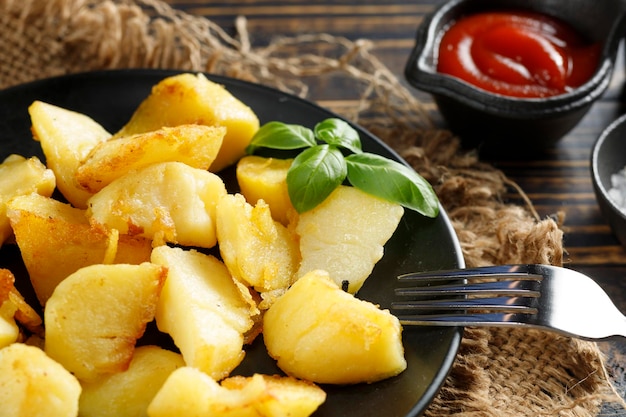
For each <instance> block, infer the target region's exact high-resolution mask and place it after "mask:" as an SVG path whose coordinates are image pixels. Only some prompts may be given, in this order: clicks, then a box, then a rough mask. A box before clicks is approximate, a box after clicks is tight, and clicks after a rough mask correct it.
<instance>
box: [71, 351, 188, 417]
mask: <svg viewBox="0 0 626 417" xmlns="http://www.w3.org/2000/svg"><path fill="white" fill-rule="evenodd" d="M183 366H185V362H184V361H183V358H182V356H181V355H180V354H179V353H176V352H172V351H169V350H166V349H163V348H161V347H158V346H152V345H148V346H139V347H137V348H136V349H135V354H134V355H133V359H132V361H131V362H130V365H129V367H128V369H127V370H125V371H122V372H119V373H115V374H111V375H105V376H102V377H100V378H98V379H96V380H95V381H93V382H83V383H82V387H83V391H82V394H81V396H80V402H79V408H80V415H81V416H82V417H140V416H145V415H146V410H147V409H148V405H149V404H150V402H151V401H152V399H153V398H154V396H155V395H156V393H157V392H158V391H159V389H161V386H162V385H163V383H164V382H165V380H166V379H167V377H168V376H169V375H170V374H171V373H172V372H173V371H175V370H176V369H178V368H182V367H183Z"/></svg>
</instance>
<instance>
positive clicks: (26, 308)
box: [0, 268, 43, 347]
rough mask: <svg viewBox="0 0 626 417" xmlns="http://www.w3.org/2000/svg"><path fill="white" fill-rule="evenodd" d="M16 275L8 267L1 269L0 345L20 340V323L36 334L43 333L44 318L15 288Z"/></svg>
mask: <svg viewBox="0 0 626 417" xmlns="http://www.w3.org/2000/svg"><path fill="white" fill-rule="evenodd" d="M14 283H15V276H14V275H13V273H12V272H11V271H9V270H8V269H4V268H3V269H0V347H3V346H8V345H9V344H11V343H13V342H16V341H20V340H21V338H22V336H23V335H22V334H21V332H20V328H19V327H18V323H19V324H20V325H21V326H22V327H24V328H25V329H27V330H28V331H30V332H32V333H33V334H35V335H38V336H39V335H42V334H43V328H42V320H41V316H39V313H37V312H36V311H35V310H34V309H33V308H32V307H31V306H30V305H29V304H28V303H27V302H26V300H24V297H23V296H22V294H20V292H19V291H18V290H17V289H16V288H15V286H14Z"/></svg>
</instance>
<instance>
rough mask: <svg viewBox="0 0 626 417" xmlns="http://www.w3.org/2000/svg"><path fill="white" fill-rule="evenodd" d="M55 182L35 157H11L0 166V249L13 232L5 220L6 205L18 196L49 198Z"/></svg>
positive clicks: (50, 172)
mask: <svg viewBox="0 0 626 417" xmlns="http://www.w3.org/2000/svg"><path fill="white" fill-rule="evenodd" d="M55 184H56V180H55V178H54V173H53V172H52V171H51V170H49V169H47V168H46V167H45V166H44V164H42V163H41V161H40V160H39V159H38V158H37V157H34V156H33V157H31V158H28V159H26V158H24V157H22V156H19V155H11V156H9V157H7V158H6V159H5V160H4V161H3V162H2V163H1V164H0V247H1V246H2V244H3V243H4V241H5V240H7V238H9V237H10V236H11V235H12V234H13V231H12V229H11V225H10V223H9V219H8V218H7V215H6V211H7V204H8V202H9V201H10V200H11V199H12V198H13V197H17V196H20V195H27V194H31V193H38V194H41V195H45V196H47V197H49V196H51V195H52V193H53V191H54V187H55Z"/></svg>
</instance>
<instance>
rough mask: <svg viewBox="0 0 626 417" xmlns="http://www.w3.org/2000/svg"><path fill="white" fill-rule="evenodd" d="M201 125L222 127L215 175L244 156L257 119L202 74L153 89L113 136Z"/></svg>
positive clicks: (174, 79) (184, 76)
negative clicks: (223, 134) (186, 125)
mask: <svg viewBox="0 0 626 417" xmlns="http://www.w3.org/2000/svg"><path fill="white" fill-rule="evenodd" d="M182 124H204V125H208V126H213V125H217V126H224V127H225V128H226V135H225V136H224V141H223V144H222V147H221V149H220V151H219V153H218V155H217V158H216V159H215V161H214V162H213V164H211V167H210V170H211V171H213V172H218V171H220V170H222V169H223V168H225V167H227V166H229V165H231V164H234V163H235V162H237V160H238V159H239V158H241V157H242V156H244V155H245V149H246V146H248V144H249V143H250V140H251V139H252V136H254V134H255V133H256V131H257V130H258V129H259V119H258V117H257V116H256V114H255V113H254V112H253V111H252V109H250V107H248V106H247V105H246V104H244V103H242V102H241V101H240V100H238V99H237V98H236V97H234V96H233V95H232V94H231V93H230V92H229V91H228V90H226V89H225V88H224V86H222V85H220V84H217V83H214V82H212V81H210V80H209V79H207V78H206V77H205V76H204V75H203V74H190V73H186V74H179V75H175V76H172V77H168V78H166V79H164V80H162V81H161V82H159V83H158V84H156V85H155V86H154V87H153V88H152V92H151V93H150V95H149V96H148V97H147V98H146V99H145V100H144V101H143V102H142V103H141V104H140V105H139V107H138V108H137V110H136V111H135V113H134V114H133V116H132V117H131V119H130V120H129V121H128V123H127V124H126V125H125V126H124V127H123V128H122V129H121V130H120V131H119V132H117V133H116V134H115V135H114V136H115V137H121V136H128V135H133V134H136V133H142V132H149V131H152V130H157V129H160V128H162V127H163V126H178V125H182Z"/></svg>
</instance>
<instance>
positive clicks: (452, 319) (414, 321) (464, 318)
mask: <svg viewBox="0 0 626 417" xmlns="http://www.w3.org/2000/svg"><path fill="white" fill-rule="evenodd" d="M525 317H527V315H526V314H511V313H482V314H476V313H473V314H463V313H459V314H424V315H421V314H413V315H408V316H399V317H398V320H399V321H400V324H402V325H410V326H412V325H426V326H485V325H488V326H500V327H504V326H512V325H522V326H528V327H535V326H533V325H532V324H529V323H528V322H527V321H526V320H525Z"/></svg>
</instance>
